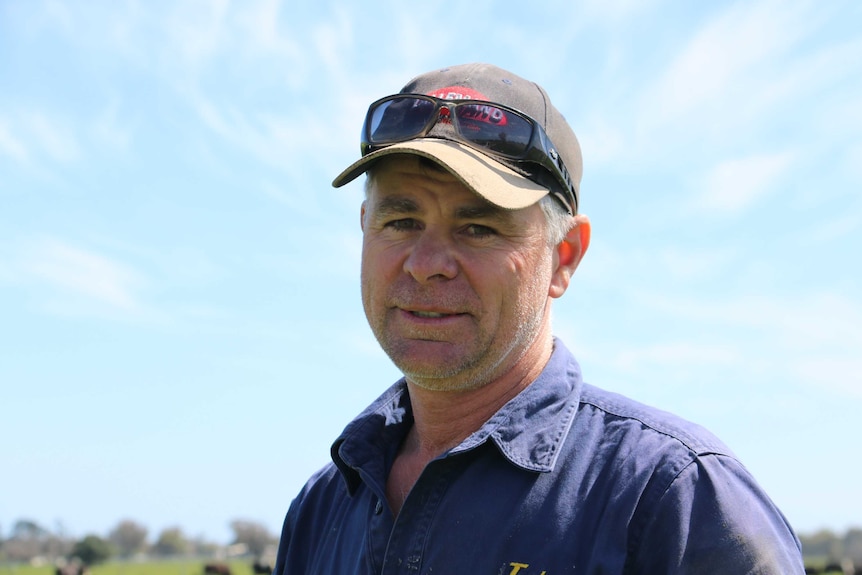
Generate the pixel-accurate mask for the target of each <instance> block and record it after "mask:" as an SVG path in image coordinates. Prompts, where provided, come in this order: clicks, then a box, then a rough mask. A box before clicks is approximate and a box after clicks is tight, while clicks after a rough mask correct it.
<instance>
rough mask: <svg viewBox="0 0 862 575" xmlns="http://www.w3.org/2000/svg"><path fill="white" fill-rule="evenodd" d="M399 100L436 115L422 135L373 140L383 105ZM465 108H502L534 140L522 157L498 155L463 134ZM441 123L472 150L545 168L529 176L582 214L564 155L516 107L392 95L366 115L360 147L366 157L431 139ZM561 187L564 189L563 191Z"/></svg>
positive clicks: (378, 102)
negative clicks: (422, 104)
mask: <svg viewBox="0 0 862 575" xmlns="http://www.w3.org/2000/svg"><path fill="white" fill-rule="evenodd" d="M399 99H416V100H424V101H427V102H430V103H432V104H434V109H433V111H432V112H430V113H429V115H428V121H427V122H426V123H425V125H424V126H423V127H422V129H421V130H419V131H418V132H416V133H414V134H412V135H409V136H405V137H403V138H389V139H386V140H382V141H380V140H378V141H372V138H371V123H372V118H373V116H374V113H375V112H376V111H377V109H378V108H379V107H380V106H381V105H383V104H385V103H386V102H389V101H392V100H399ZM462 106H479V107H493V108H499V109H500V110H503V111H504V112H506V113H507V114H514V115H516V116H518V117H519V118H521V119H523V120H524V121H526V122H527V123H528V124H529V125H530V126H531V127H532V132H531V134H530V141H529V142H528V143H527V146H526V148H525V150H524V152H523V153H522V154H520V155H511V154H505V153H503V152H498V151H496V150H493V149H491V148H488V147H486V146H483V145H481V144H479V143H477V142H474V141H472V140H470V139H469V138H467V137H466V136H464V135H463V134H462V133H461V126H460V125H459V123H458V114H457V113H456V112H455V110H456V108H460V107H462ZM443 108H446V110H447V112H448V113H447V114H442V113H441V110H442V109H443ZM441 120H447V121H448V122H449V123H450V124H451V125H452V126H453V127H454V130H453V135H454V137H452V138H451V139H453V140H456V141H458V142H461V143H463V144H465V145H467V146H470V147H471V148H473V149H475V150H478V151H480V152H482V153H483V154H487V155H490V156H496V157H497V158H501V159H504V160H509V161H514V162H519V163H520V162H524V163H530V164H534V165H537V166H540V167H542V168H544V171H535V170H530V171H529V175H528V176H527V177H528V178H529V179H531V180H533V181H534V182H536V183H537V184H539V185H541V186H544V187H546V188H548V189H549V190H550V191H551V193H552V194H553V195H554V196H555V197H556V198H557V199H559V200H560V202H561V203H562V204H563V206H564V207H565V208H566V211H568V212H569V214H571V215H574V214H577V213H578V202H577V194H576V193H575V186H574V183H573V182H572V179H571V176H569V171H568V170H567V169H566V165H565V163H563V159H562V158H561V157H560V154H559V153H558V152H557V149H556V148H555V147H554V144H553V142H552V141H551V139H550V138H549V137H548V134H547V133H546V132H545V129H544V128H542V126H541V125H540V124H539V123H538V122H537V121H536V120H534V119H533V118H531V117H530V116H528V115H527V114H525V113H524V112H521V111H520V110H516V109H515V108H512V107H509V106H506V105H504V104H497V103H496V102H489V101H485V100H444V99H441V98H436V97H434V96H428V95H425V94H409V93H408V94H393V95H391V96H386V97H384V98H380V99H379V100H377V101H375V102H373V103H372V104H371V105H370V106H369V107H368V113H367V114H366V115H365V123H364V124H363V126H362V140H361V144H360V147H361V150H362V155H363V156H366V155H368V154H370V153H372V152H375V151H377V150H380V149H382V148H385V147H387V146H391V145H392V144H397V143H400V142H408V141H410V140H415V139H418V138H424V137H426V136H428V134H429V133H430V132H431V130H432V129H433V128H434V126H436V125H437V124H438V123H439V122H440V121H441ZM447 136H448V134H447ZM431 137H440V136H431ZM560 188H562V190H561V189H560Z"/></svg>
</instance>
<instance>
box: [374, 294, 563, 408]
mask: <svg viewBox="0 0 862 575" xmlns="http://www.w3.org/2000/svg"><path fill="white" fill-rule="evenodd" d="M534 279H535V278H534ZM536 301H538V300H536ZM513 303H515V302H513ZM515 305H516V306H517V307H518V309H519V313H518V314H517V316H516V318H515V321H514V329H513V330H512V332H511V333H510V334H509V335H508V336H506V337H502V338H499V337H498V338H496V340H495V337H494V334H493V333H489V330H487V329H482V328H481V326H480V328H479V331H478V333H477V334H476V336H475V337H474V338H473V339H472V341H470V342H463V343H460V344H452V345H458V346H459V347H461V348H462V349H464V348H466V349H469V350H472V351H470V352H469V353H467V354H464V355H459V354H455V355H454V356H453V357H452V358H451V360H450V361H439V362H435V363H431V362H416V361H414V360H411V359H409V357H408V356H409V347H410V346H411V345H413V344H414V343H415V341H410V340H406V339H404V338H401V337H398V336H394V335H393V334H392V331H391V330H390V329H389V328H388V327H387V325H386V324H387V319H386V314H385V313H384V314H383V316H382V317H380V316H378V319H377V320H376V321H372V319H371V318H372V315H371V314H370V313H369V311H370V310H369V308H368V307H367V306H366V317H367V318H368V321H369V325H370V326H371V330H372V332H373V333H374V336H375V337H376V338H377V341H378V343H379V344H380V347H381V348H382V349H383V351H384V352H385V353H386V355H387V356H388V357H389V359H390V360H391V361H392V362H393V363H394V364H395V366H396V367H397V368H398V369H399V370H401V372H402V373H403V374H404V376H405V377H406V379H407V380H408V381H410V382H411V383H413V384H415V385H417V386H419V387H421V388H423V389H427V390H429V391H469V390H473V389H478V388H480V387H483V386H485V385H487V384H488V383H490V382H491V381H493V380H494V379H496V378H497V377H499V376H501V375H502V374H503V373H505V371H506V370H507V369H509V368H511V366H513V365H515V364H516V363H517V362H518V361H520V360H521V359H522V358H523V357H524V356H525V355H526V354H527V352H528V350H529V349H530V347H531V346H532V345H533V344H534V343H535V342H536V339H537V338H538V337H540V334H541V331H542V324H543V321H544V317H545V311H546V310H545V309H544V305H543V304H541V303H537V304H533V305H527V302H523V301H521V302H517V303H515ZM495 327H496V328H497V329H505V328H506V326H500V325H497V326H495Z"/></svg>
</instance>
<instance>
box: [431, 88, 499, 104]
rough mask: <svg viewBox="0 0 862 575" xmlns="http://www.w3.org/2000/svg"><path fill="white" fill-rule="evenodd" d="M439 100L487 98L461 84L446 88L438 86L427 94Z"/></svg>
mask: <svg viewBox="0 0 862 575" xmlns="http://www.w3.org/2000/svg"><path fill="white" fill-rule="evenodd" d="M428 95H429V96H434V97H435V98H440V99H441V100H486V101H487V100H488V97H487V96H485V94H482V93H481V92H477V91H476V90H473V89H472V88H465V87H463V86H449V87H448V88H440V89H439V90H434V91H433V92H430V93H429V94H428Z"/></svg>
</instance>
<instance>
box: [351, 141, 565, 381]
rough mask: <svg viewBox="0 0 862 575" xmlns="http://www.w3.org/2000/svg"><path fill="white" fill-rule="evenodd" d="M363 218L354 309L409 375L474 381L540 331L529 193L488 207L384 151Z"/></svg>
mask: <svg viewBox="0 0 862 575" xmlns="http://www.w3.org/2000/svg"><path fill="white" fill-rule="evenodd" d="M362 228H363V232H364V235H363V245H362V302H363V305H364V307H365V314H366V316H367V317H368V321H369V324H370V325H371V329H372V331H373V332H374V335H375V336H376V337H377V340H378V341H379V342H380V345H381V346H382V347H383V349H384V351H386V353H387V354H388V355H389V357H390V358H391V359H392V361H393V362H394V363H395V364H396V365H397V366H398V367H399V368H400V369H401V371H402V372H403V373H404V374H405V376H407V378H408V380H410V381H411V382H412V383H415V384H417V385H420V386H422V387H425V388H428V389H437V390H453V389H462V390H463V389H473V388H477V387H481V386H482V385H485V384H487V383H489V382H490V381H492V380H494V379H496V378H498V377H500V376H501V375H502V374H504V373H506V372H507V371H508V370H510V369H511V368H512V366H514V365H515V364H516V363H517V362H518V361H519V360H521V359H522V358H524V357H525V356H526V355H528V354H529V353H531V352H534V351H535V347H536V346H539V345H543V344H546V343H547V342H548V341H549V332H550V325H549V324H550V319H549V313H550V309H549V308H550V305H549V291H548V290H549V284H550V281H551V276H552V273H553V267H554V265H555V263H554V257H553V249H552V248H551V247H550V246H548V244H547V242H546V239H545V218H544V215H543V213H542V210H541V208H540V207H539V206H538V205H533V206H530V207H529V208H525V209H522V210H504V209H502V208H498V207H496V206H494V205H492V204H490V203H488V202H487V201H485V200H484V199H482V198H481V197H479V196H478V195H476V194H475V193H473V192H472V191H470V190H469V189H468V188H466V187H465V186H464V185H463V184H461V183H460V182H459V181H458V180H457V179H455V178H454V177H453V176H452V175H451V174H449V173H448V172H445V171H437V170H434V169H432V168H429V167H427V166H426V165H423V164H421V163H420V162H419V161H418V158H417V157H415V156H406V155H405V156H401V155H395V156H392V157H390V158H385V159H383V160H381V161H379V162H378V164H377V165H376V168H375V174H374V179H373V181H372V184H371V187H370V189H369V194H368V199H367V201H366V202H365V203H364V204H363V207H362ZM540 335H541V336H542V337H539V336H540Z"/></svg>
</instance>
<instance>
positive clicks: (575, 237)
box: [548, 214, 591, 298]
mask: <svg viewBox="0 0 862 575" xmlns="http://www.w3.org/2000/svg"><path fill="white" fill-rule="evenodd" d="M590 232H591V228H590V219H589V218H588V217H587V216H585V215H582V214H578V215H577V216H575V226H574V227H573V228H572V229H571V230H569V233H567V234H566V237H565V238H563V241H561V242H560V243H559V244H557V246H556V247H555V248H554V272H553V275H552V276H551V285H550V287H549V288H548V295H549V296H551V297H554V298H557V297H560V296H562V295H563V294H564V293H566V289H568V287H569V282H570V281H571V279H572V274H574V273H575V270H576V269H577V268H578V264H580V263H581V260H582V259H583V258H584V254H585V253H587V248H589V247H590Z"/></svg>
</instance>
